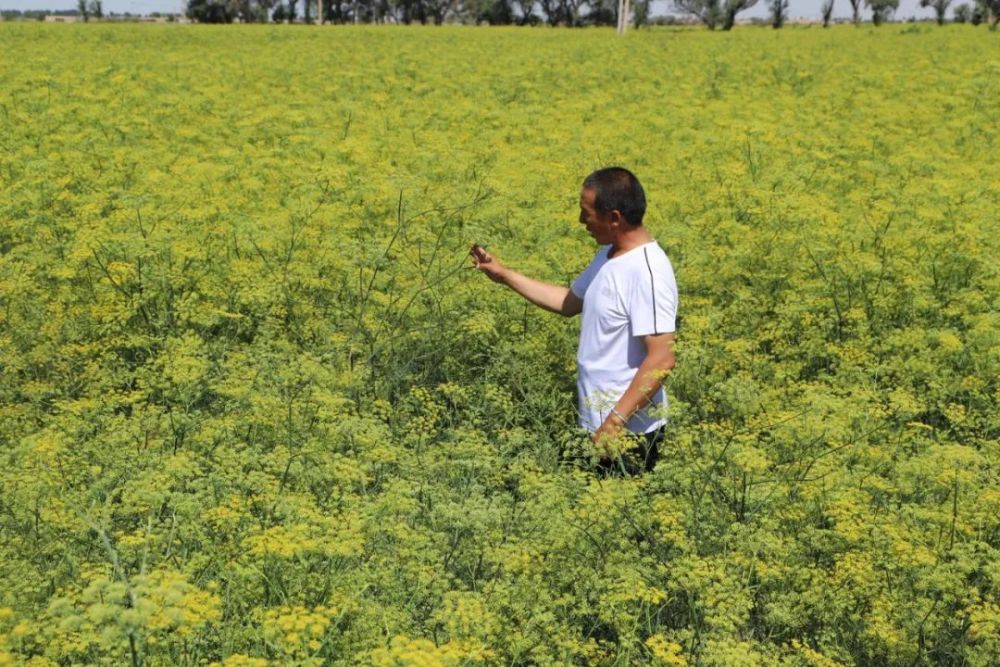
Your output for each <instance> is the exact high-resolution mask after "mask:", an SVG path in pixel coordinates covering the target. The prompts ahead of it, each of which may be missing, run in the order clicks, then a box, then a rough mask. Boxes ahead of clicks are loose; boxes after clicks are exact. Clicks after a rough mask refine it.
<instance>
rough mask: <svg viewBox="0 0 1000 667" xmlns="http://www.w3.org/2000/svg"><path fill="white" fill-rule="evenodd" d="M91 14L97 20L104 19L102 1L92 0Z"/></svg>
mask: <svg viewBox="0 0 1000 667" xmlns="http://www.w3.org/2000/svg"><path fill="white" fill-rule="evenodd" d="M90 13H91V14H93V16H94V18H96V19H103V18H104V4H103V3H102V2H101V0H90Z"/></svg>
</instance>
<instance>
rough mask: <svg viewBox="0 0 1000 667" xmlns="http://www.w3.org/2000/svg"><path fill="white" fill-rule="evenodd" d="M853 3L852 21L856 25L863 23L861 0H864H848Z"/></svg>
mask: <svg viewBox="0 0 1000 667" xmlns="http://www.w3.org/2000/svg"><path fill="white" fill-rule="evenodd" d="M847 1H848V2H850V3H851V21H852V22H853V23H854V25H861V2H862V0H847Z"/></svg>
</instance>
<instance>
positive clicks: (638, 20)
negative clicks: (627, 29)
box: [632, 0, 651, 28]
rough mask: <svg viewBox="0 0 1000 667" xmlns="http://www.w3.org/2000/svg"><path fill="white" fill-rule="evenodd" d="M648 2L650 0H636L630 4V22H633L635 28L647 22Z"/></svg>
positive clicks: (648, 15) (649, 12) (648, 14)
mask: <svg viewBox="0 0 1000 667" xmlns="http://www.w3.org/2000/svg"><path fill="white" fill-rule="evenodd" d="M650 3H651V0H636V1H635V2H634V3H633V4H632V23H633V24H635V27H636V28H641V27H642V26H644V25H646V24H648V23H649V17H650V14H651V11H650V7H649V5H650Z"/></svg>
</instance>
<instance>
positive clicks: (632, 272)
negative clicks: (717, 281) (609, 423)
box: [570, 241, 677, 433]
mask: <svg viewBox="0 0 1000 667" xmlns="http://www.w3.org/2000/svg"><path fill="white" fill-rule="evenodd" d="M610 250H611V246H610V245H604V246H601V247H600V249H599V250H598V251H597V255H596V256H595V257H594V259H593V260H592V261H591V262H590V264H589V265H588V266H587V268H586V269H584V270H583V273H581V274H580V276H579V277H578V278H577V279H576V280H574V281H573V284H572V285H571V286H570V289H571V290H573V293H574V294H576V295H577V296H578V297H580V298H581V299H582V300H583V322H582V324H581V327H580V347H579V348H578V349H577V355H576V362H577V381H576V386H577V395H578V398H579V405H580V425H581V426H582V427H584V428H585V429H587V430H589V431H591V432H593V431H596V430H597V429H598V428H600V426H601V424H602V423H604V420H605V418H607V416H608V414H609V413H610V412H611V408H613V407H614V406H615V404H616V403H617V402H618V399H619V398H621V396H622V394H624V393H625V390H626V389H628V386H629V384H631V382H632V378H633V377H635V373H636V370H638V368H639V365H640V364H641V363H642V362H643V360H644V359H645V358H646V345H645V343H644V342H643V340H642V337H643V336H647V335H649V334H654V333H670V332H673V331H674V322H675V320H676V317H677V281H676V280H675V279H674V269H673V266H671V264H670V260H669V259H667V255H666V253H664V252H663V248H661V247H660V245H659V244H658V243H657V242H656V241H650V242H649V243H644V244H643V245H641V246H637V247H635V248H632V249H631V250H629V251H628V252H625V253H623V254H621V255H617V256H616V257H614V258H612V259H608V252H609V251H610ZM666 402H667V397H666V392H664V390H663V387H660V389H659V391H657V393H656V394H655V395H654V396H653V398H652V401H651V404H650V405H648V406H646V407H645V408H643V409H640V410H639V411H637V412H636V413H635V414H634V415H633V416H632V417H631V418H630V419H629V422H628V428H629V430H631V431H632V432H633V433H647V432H649V431H652V430H654V429H656V428H659V427H660V426H661V425H663V423H664V420H663V418H662V417H654V416H651V415H650V414H649V412H650V410H653V409H654V408H659V407H660V406H665V405H666Z"/></svg>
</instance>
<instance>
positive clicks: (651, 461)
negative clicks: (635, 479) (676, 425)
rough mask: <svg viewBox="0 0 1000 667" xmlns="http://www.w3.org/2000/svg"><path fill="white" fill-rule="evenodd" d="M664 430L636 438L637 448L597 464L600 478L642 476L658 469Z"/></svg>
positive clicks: (657, 430) (660, 429)
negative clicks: (657, 464) (657, 462)
mask: <svg viewBox="0 0 1000 667" xmlns="http://www.w3.org/2000/svg"><path fill="white" fill-rule="evenodd" d="M663 437H664V428H663V427H662V426H661V427H660V428H658V429H656V430H655V431H650V432H649V433H644V434H643V435H637V436H635V440H636V444H635V447H633V448H631V449H629V450H627V451H625V452H623V453H622V455H621V456H620V457H619V458H617V459H605V460H603V461H599V462H598V463H597V474H598V476H599V477H610V476H614V475H622V474H624V475H628V476H630V477H631V476H634V475H641V474H642V473H644V472H649V471H651V470H652V469H653V468H655V467H656V461H657V459H659V458H660V443H661V442H663Z"/></svg>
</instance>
